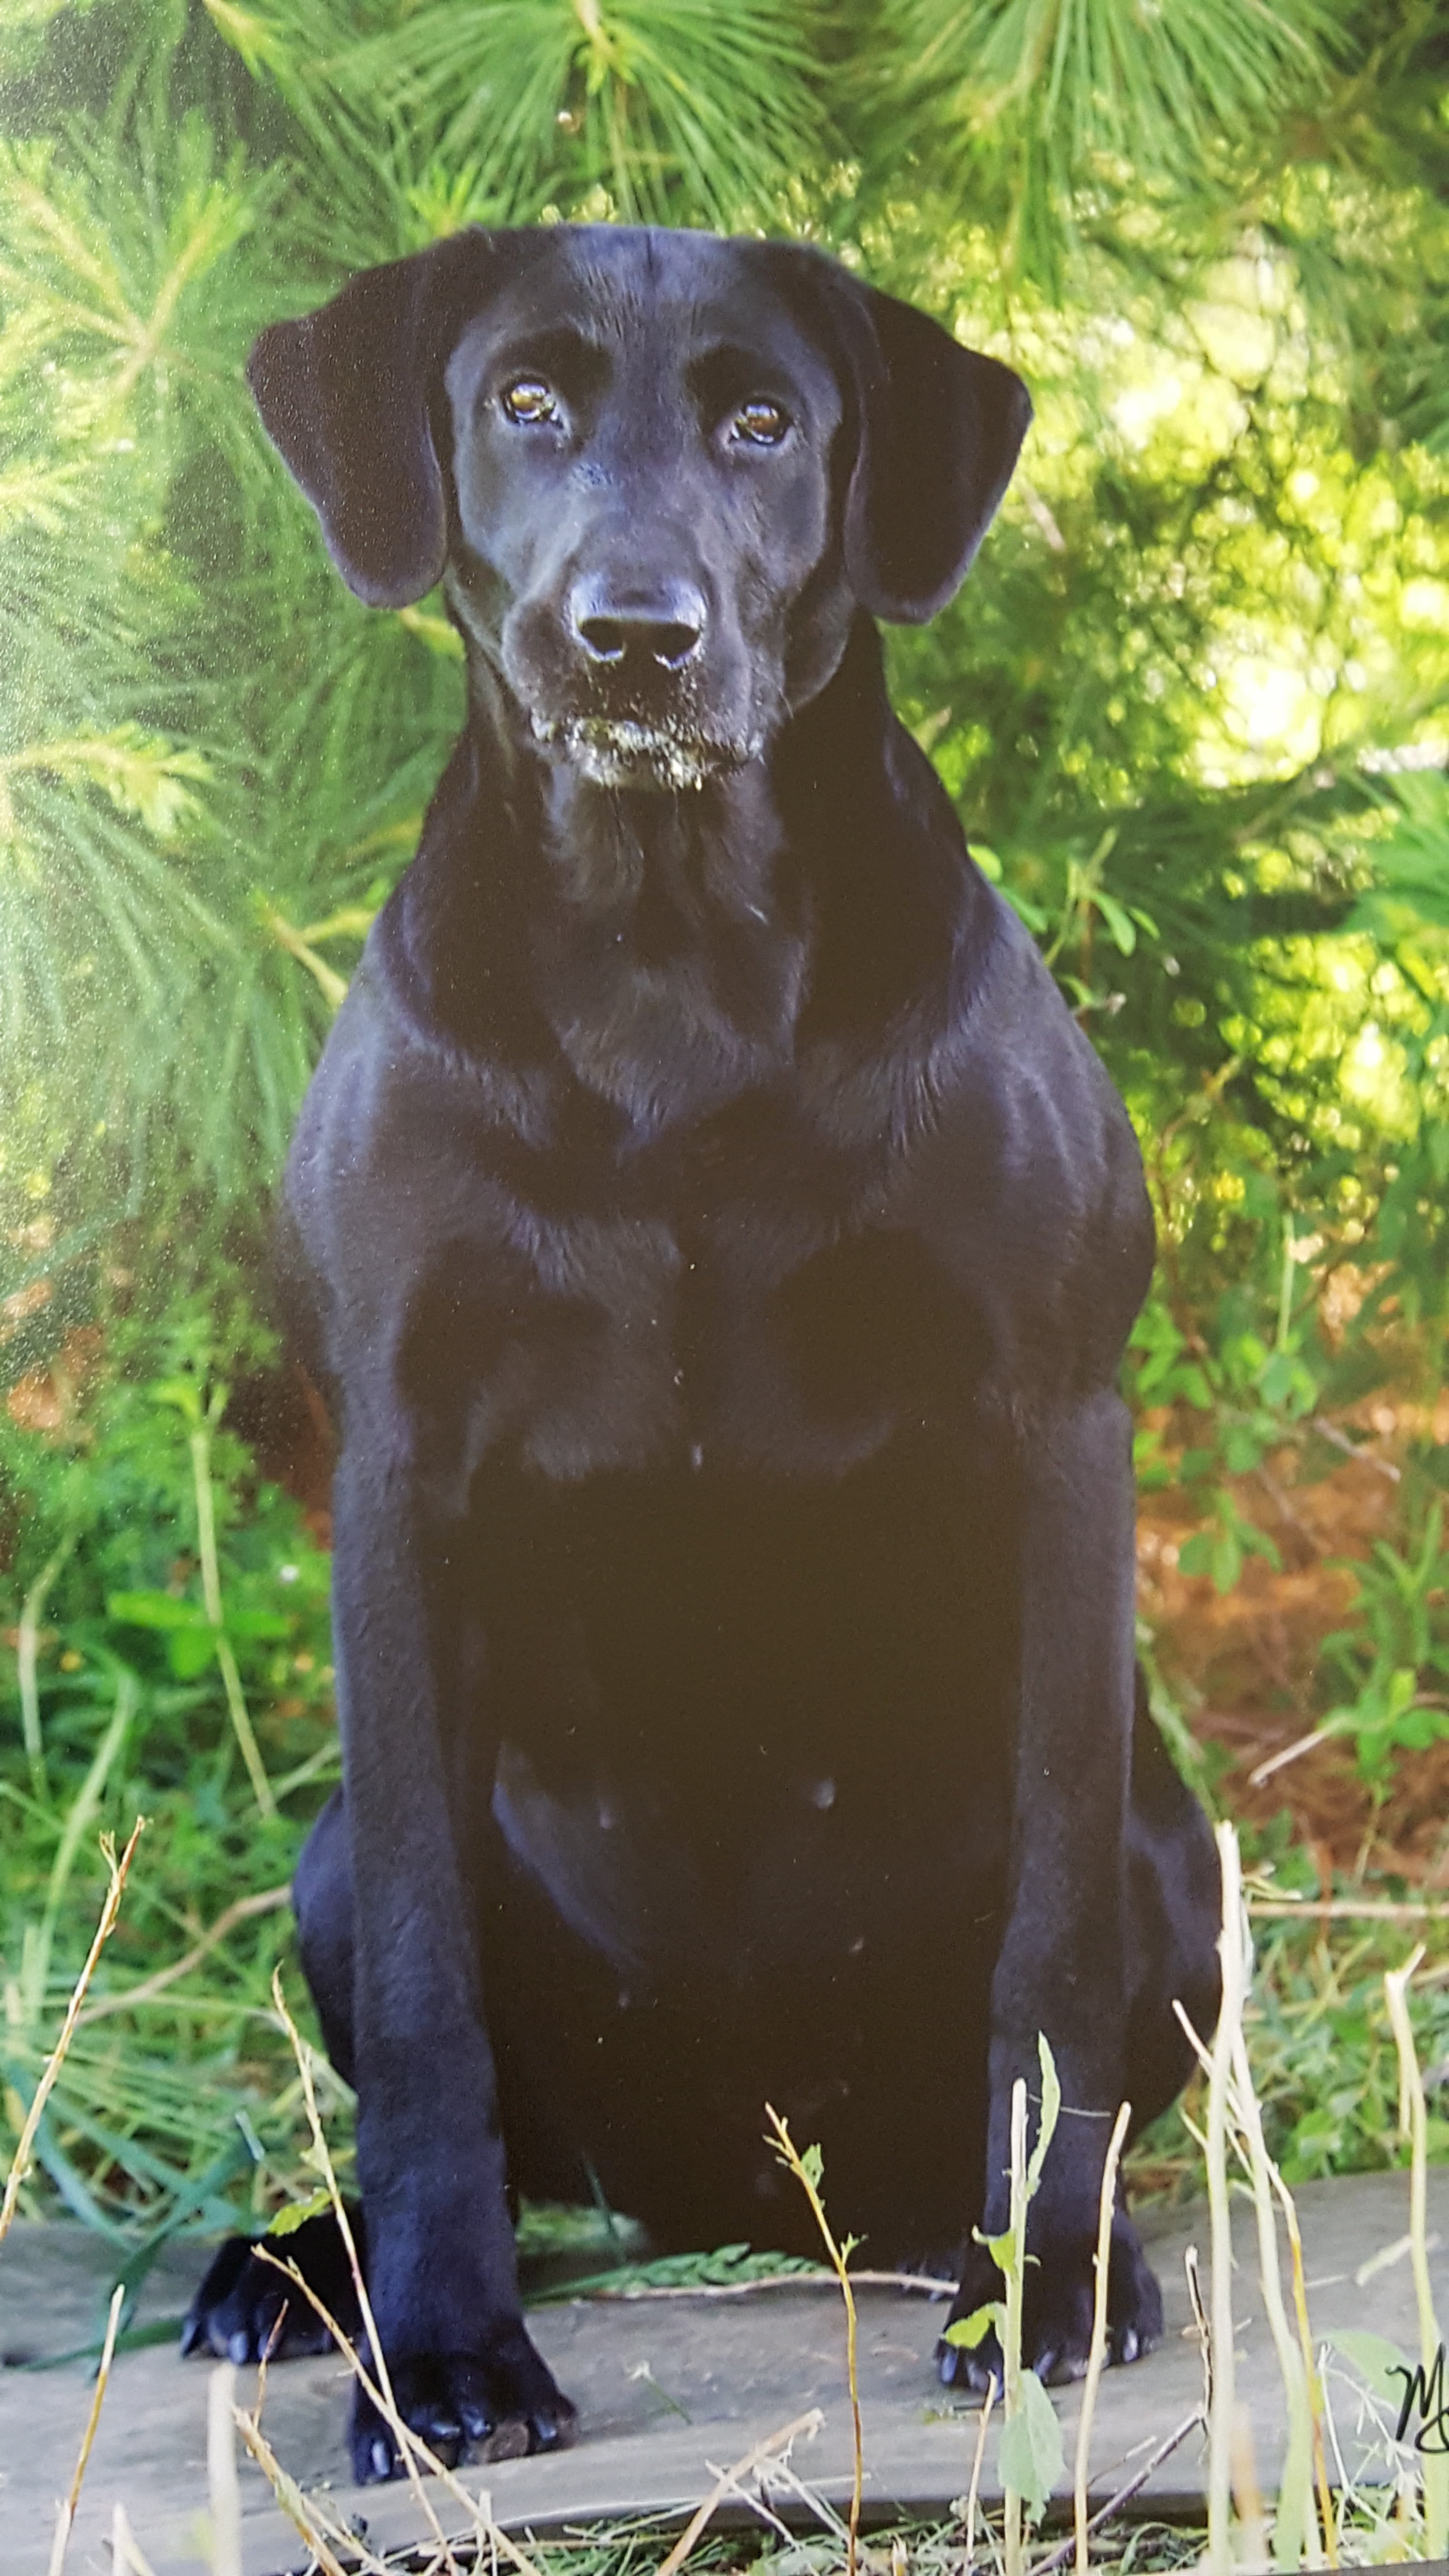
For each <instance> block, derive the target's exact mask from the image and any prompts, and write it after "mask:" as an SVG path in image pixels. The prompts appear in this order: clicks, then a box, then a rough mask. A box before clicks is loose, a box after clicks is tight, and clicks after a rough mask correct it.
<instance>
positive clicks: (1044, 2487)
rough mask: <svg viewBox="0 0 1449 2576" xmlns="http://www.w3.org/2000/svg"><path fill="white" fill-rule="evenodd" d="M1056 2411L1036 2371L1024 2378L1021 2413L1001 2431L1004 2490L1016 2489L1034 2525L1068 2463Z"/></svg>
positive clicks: (999, 2456)
mask: <svg viewBox="0 0 1449 2576" xmlns="http://www.w3.org/2000/svg"><path fill="white" fill-rule="evenodd" d="M1065 2456H1066V2454H1065V2452H1064V2450H1063V2448H1062V2428H1061V2422H1060V2419H1059V2417H1058V2415H1057V2410H1056V2408H1055V2407H1054V2406H1053V2404H1052V2401H1051V2399H1050V2398H1049V2397H1048V2395H1047V2393H1046V2390H1045V2389H1044V2388H1043V2386H1042V2384H1041V2381H1040V2380H1039V2379H1038V2377H1037V2375H1036V2372H1035V2371H1034V2370H1024V2371H1023V2372H1022V2374H1021V2412H1020V2414H1019V2415H1015V2416H1013V2418H1012V2420H1011V2422H1010V2423H1009V2424H1006V2425H1005V2426H1003V2428H1002V2434H1001V2446H1000V2449H999V2450H998V2452H997V2455H996V2466H997V2473H998V2475H999V2477H1000V2479H1001V2483H1002V2485H1003V2486H1004V2487H1014V2488H1015V2489H1016V2492H1017V2494H1018V2495H1019V2496H1020V2497H1021V2499H1022V2502H1023V2504H1024V2505H1025V2507H1026V2510H1027V2512H1028V2514H1029V2515H1030V2516H1031V2519H1032V2521H1033V2522H1035V2521H1036V2520H1037V2519H1038V2518H1039V2516H1040V2515H1041V2513H1042V2510H1043V2508H1044V2507H1045V2505H1046V2504H1047V2501H1048V2499H1049V2498H1050V2496H1051V2492H1052V2489H1053V2487H1054V2486H1055V2485H1056V2482H1057V2480H1058V2478H1059V2477H1060V2476H1061V2473H1062V2465H1063V2461H1064V2459H1065Z"/></svg>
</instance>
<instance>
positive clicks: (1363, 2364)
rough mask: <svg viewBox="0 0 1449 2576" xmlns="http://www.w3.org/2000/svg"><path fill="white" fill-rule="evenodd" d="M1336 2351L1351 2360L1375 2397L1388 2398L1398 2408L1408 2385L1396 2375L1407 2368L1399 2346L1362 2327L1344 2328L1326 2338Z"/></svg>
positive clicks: (1346, 2359)
mask: <svg viewBox="0 0 1449 2576" xmlns="http://www.w3.org/2000/svg"><path fill="white" fill-rule="evenodd" d="M1324 2340H1325V2341H1326V2342H1328V2343H1331V2344H1332V2346H1333V2348H1334V2351H1335V2352H1341V2353H1342V2355H1343V2357H1344V2360H1345V2361H1351V2362H1352V2364H1353V2366H1354V2369H1355V2370H1356V2371H1357V2372H1358V2374H1359V2377H1360V2378H1361V2379H1362V2380H1363V2382H1364V2384H1365V2386H1366V2387H1367V2388H1368V2389H1369V2391H1370V2393H1371V2394H1372V2395H1373V2396H1375V2397H1380V2398H1385V2399H1387V2400H1388V2402H1389V2403H1390V2404H1391V2405H1394V2406H1397V2405H1398V2403H1399V2401H1400V2400H1401V2398H1402V2397H1403V2394H1404V2383H1403V2381H1402V2380H1401V2379H1399V2378H1397V2377H1395V2376H1394V2374H1395V2373H1396V2372H1398V2371H1400V2370H1403V2369H1405V2368H1406V2367H1407V2364H1406V2363H1405V2360H1404V2356H1403V2354H1402V2353H1401V2352H1400V2350H1399V2347H1398V2345H1397V2344H1394V2343H1390V2342H1388V2340H1387V2339H1386V2337H1385V2336H1383V2335H1376V2334H1369V2333H1368V2332H1367V2331H1366V2329H1364V2328H1363V2327H1360V2326H1342V2327H1340V2328H1339V2329H1338V2331H1337V2332H1336V2333H1335V2332H1332V2331H1330V2333H1329V2334H1328V2335H1326V2336H1325V2338H1324Z"/></svg>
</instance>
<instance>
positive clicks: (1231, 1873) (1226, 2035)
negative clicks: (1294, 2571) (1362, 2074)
mask: <svg viewBox="0 0 1449 2576" xmlns="http://www.w3.org/2000/svg"><path fill="white" fill-rule="evenodd" d="M1217 1845H1218V1859H1219V1863H1220V1865H1221V1868H1222V1878H1223V1926H1222V1930H1221V1932H1220V1933H1219V1935H1218V1957H1219V1960H1220V1961H1221V1964H1222V1987H1223V1991H1222V2005H1221V2009H1220V2011H1219V2015H1218V2026H1217V2030H1216V2032H1215V2033H1214V2036H1213V2044H1212V2050H1211V2053H1210V2056H1209V2061H1208V2103H1207V2136H1206V2142H1205V2147H1206V2156H1207V2196H1208V2217H1209V2221H1210V2224H1211V2229H1212V2278H1211V2293H1210V2309H1209V2316H1210V2333H1211V2348H1212V2401H1211V2405H1210V2408H1209V2414H1208V2548H1207V2563H1208V2566H1209V2568H1210V2570H1211V2571H1212V2576H1232V2564H1233V2553H1232V2450H1233V2398H1234V2389H1233V2239H1232V2226H1231V2220H1230V2218H1229V2214H1228V2119H1229V2111H1230V2091H1231V2084H1232V2071H1233V2047H1234V2042H1235V2040H1236V2037H1237V2034H1238V2030H1239V2028H1240V2025H1241V2022H1242V2015H1243V2003H1244V1998H1245V1994H1246V1990H1247V1960H1246V1955H1245V1943H1244V1938H1243V1897H1242V1870H1241V1865H1240V1863H1239V1859H1238V1838H1237V1835H1236V1834H1235V1833H1234V1831H1233V1829H1232V1826H1231V1825H1219V1827H1218V1829H1217Z"/></svg>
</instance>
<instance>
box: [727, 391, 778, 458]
mask: <svg viewBox="0 0 1449 2576" xmlns="http://www.w3.org/2000/svg"><path fill="white" fill-rule="evenodd" d="M789 426H790V415H789V413H788V412H787V411H786V410H785V409H784V407H783V405H782V404H780V403H777V402H769V401H767V400H766V398H765V396H764V395H763V394H756V395H755V396H754V397H753V398H752V399H751V400H750V401H749V402H747V403H741V405H740V407H739V410H738V411H737V412H736V413H735V416H734V421H733V424H732V426H731V431H730V435H731V437H733V438H736V439H741V440H743V441H744V443H745V445H746V446H748V447H778V446H779V444H780V441H781V439H782V438H783V437H784V435H785V432H786V430H787V429H788V428H789Z"/></svg>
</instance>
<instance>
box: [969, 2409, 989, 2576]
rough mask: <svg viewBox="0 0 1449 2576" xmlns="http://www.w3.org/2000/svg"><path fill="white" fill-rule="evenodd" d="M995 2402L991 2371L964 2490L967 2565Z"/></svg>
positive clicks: (972, 2550)
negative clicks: (967, 2485)
mask: <svg viewBox="0 0 1449 2576" xmlns="http://www.w3.org/2000/svg"><path fill="white" fill-rule="evenodd" d="M995 2403H996V2378H995V2374H994V2373H993V2374H992V2376H991V2377H990V2378H989V2379H988V2380H987V2382H986V2394H985V2396H984V2397H983V2398H982V2400H981V2413H980V2416H979V2418H978V2420H977V2425H976V2455H975V2457H974V2459H973V2460H972V2462H971V2484H970V2486H969V2487H968V2488H967V2490H966V2561H967V2564H968V2566H969V2565H971V2564H972V2562H973V2561H974V2559H975V2556H976V2516H977V2512H978V2510H979V2506H980V2500H981V2465H982V2462H983V2461H984V2459H985V2457H986V2427H987V2425H988V2424H989V2423H990V2421H991V2409H992V2407H993V2406H994V2405H995Z"/></svg>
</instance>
